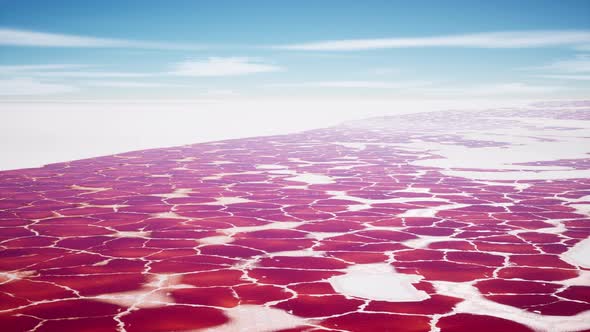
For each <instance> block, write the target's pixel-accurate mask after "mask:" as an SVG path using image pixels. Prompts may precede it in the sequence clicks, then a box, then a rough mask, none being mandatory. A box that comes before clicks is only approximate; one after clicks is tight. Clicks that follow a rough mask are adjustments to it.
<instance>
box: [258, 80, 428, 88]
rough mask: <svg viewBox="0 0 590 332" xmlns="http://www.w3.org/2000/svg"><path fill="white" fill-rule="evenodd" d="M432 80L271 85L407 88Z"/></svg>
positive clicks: (283, 85) (285, 84) (274, 85)
mask: <svg viewBox="0 0 590 332" xmlns="http://www.w3.org/2000/svg"><path fill="white" fill-rule="evenodd" d="M430 84H431V83H430V82H423V81H408V82H386V81H317V82H301V83H277V84H270V85H267V86H270V87H301V88H353V89H407V88H414V87H423V86H428V85H430Z"/></svg>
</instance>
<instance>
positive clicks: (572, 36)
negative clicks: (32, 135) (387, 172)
mask: <svg viewBox="0 0 590 332" xmlns="http://www.w3.org/2000/svg"><path fill="white" fill-rule="evenodd" d="M588 88H590V1H412V2H409V1H156V0H153V1H105V0H102V1H60V0H53V1H41V0H39V1H27V0H18V1H16V0H14V1H0V98H1V99H8V100H10V99H15V98H21V99H22V98H26V99H35V98H38V99H47V98H58V99H85V98H86V99H89V98H90V99H92V98H115V99H116V98H131V99H134V98H143V99H146V98H173V99H174V98H179V99H180V98H190V99H192V98H197V99H198V98H211V97H218V98H240V97H297V98H307V97H309V98H311V97H338V98H340V97H350V96H354V97H360V98H373V97H380V98H381V97H386V98H410V99H411V98H467V97H478V98H508V97H510V98H527V99H557V98H584V97H587V96H588V91H589V90H588Z"/></svg>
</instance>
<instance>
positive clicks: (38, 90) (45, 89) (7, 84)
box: [0, 78, 78, 96]
mask: <svg viewBox="0 0 590 332" xmlns="http://www.w3.org/2000/svg"><path fill="white" fill-rule="evenodd" d="M76 91H78V89H77V88H75V87H73V86H69V85H64V84H55V83H44V82H41V81H37V80H33V79H30V78H12V79H3V80H0V96H27V95H29V96H31V95H53V94H63V93H70V92H76Z"/></svg>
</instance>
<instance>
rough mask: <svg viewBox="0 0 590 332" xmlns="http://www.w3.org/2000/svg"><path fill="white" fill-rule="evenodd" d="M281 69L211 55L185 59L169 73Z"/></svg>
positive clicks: (220, 73)
mask: <svg viewBox="0 0 590 332" xmlns="http://www.w3.org/2000/svg"><path fill="white" fill-rule="evenodd" d="M281 70H283V69H282V68H281V67H279V66H276V65H272V64H265V63H261V62H260V61H256V60H254V59H251V58H244V57H229V58H217V57H212V58H208V59H207V60H196V61H185V62H181V63H179V64H177V65H176V66H175V68H174V70H173V71H172V72H171V74H174V75H181V76H236V75H246V74H255V73H267V72H276V71H281Z"/></svg>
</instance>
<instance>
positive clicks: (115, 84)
mask: <svg viewBox="0 0 590 332" xmlns="http://www.w3.org/2000/svg"><path fill="white" fill-rule="evenodd" d="M85 84H86V85H90V86H101V87H110V88H167V87H176V88H178V87H186V85H181V84H168V83H154V82H135V81H96V82H85Z"/></svg>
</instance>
